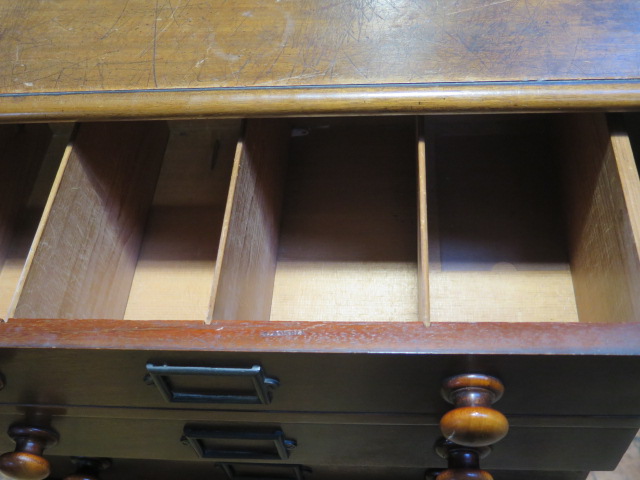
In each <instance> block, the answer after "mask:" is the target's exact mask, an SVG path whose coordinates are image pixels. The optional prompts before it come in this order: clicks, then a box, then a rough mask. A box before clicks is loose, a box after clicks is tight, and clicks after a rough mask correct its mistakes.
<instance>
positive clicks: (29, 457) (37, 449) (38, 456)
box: [0, 423, 59, 480]
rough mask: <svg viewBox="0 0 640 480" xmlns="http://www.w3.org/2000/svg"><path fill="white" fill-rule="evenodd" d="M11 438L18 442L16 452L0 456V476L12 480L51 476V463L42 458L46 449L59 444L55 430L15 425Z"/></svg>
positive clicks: (39, 478)
mask: <svg viewBox="0 0 640 480" xmlns="http://www.w3.org/2000/svg"><path fill="white" fill-rule="evenodd" d="M8 433H9V436H10V437H11V438H12V439H13V440H14V441H15V442H16V449H15V451H14V452H11V453H5V454H4V455H1V456H0V474H2V475H4V477H2V478H5V477H6V478H7V479H11V480H43V479H45V478H47V477H48V476H49V473H50V471H51V468H50V466H49V462H48V461H47V460H46V459H45V458H43V457H42V453H43V452H44V449H45V448H47V447H51V446H53V445H55V444H56V443H58V439H59V435H58V432H56V431H55V430H53V429H50V428H46V427H35V426H30V425H24V424H19V423H18V424H14V425H11V426H10V427H9V432H8Z"/></svg>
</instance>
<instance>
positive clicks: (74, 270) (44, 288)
mask: <svg viewBox="0 0 640 480" xmlns="http://www.w3.org/2000/svg"><path fill="white" fill-rule="evenodd" d="M167 136H168V130H167V127H166V125H164V124H162V123H155V124H154V123H137V124H133V123H129V124H124V123H120V124H116V123H105V124H84V125H83V126H82V127H80V128H79V129H78V130H77V133H76V136H75V138H74V139H73V140H72V141H71V143H70V144H69V146H68V147H67V149H66V151H65V155H64V157H63V159H62V163H61V165H60V169H59V170H58V175H57V177H56V180H55V182H54V185H53V188H52V190H51V193H50V196H49V200H48V201H47V205H46V206H45V211H44V214H43V218H42V220H41V222H40V225H39V227H38V231H37V232H36V236H35V239H34V243H33V245H32V248H31V251H30V252H29V256H28V257H27V260H26V263H25V268H24V270H23V272H22V276H21V278H20V282H19V284H18V287H17V290H16V294H15V296H14V299H13V301H12V305H11V307H10V314H15V315H16V316H21V317H30V316H46V317H49V318H61V317H66V318H100V317H105V316H106V317H110V318H122V317H123V315H124V312H125V308H126V302H127V298H128V296H129V288H130V286H131V280H132V278H133V274H134V270H135V264H136V260H137V256H138V251H139V248H140V240H141V238H142V231H143V225H144V222H143V220H144V218H145V217H146V214H147V211H148V208H149V205H150V204H151V200H152V198H153V192H154V189H155V183H156V179H157V175H158V172H159V170H160V163H161V160H162V156H163V153H164V147H165V145H166V139H167Z"/></svg>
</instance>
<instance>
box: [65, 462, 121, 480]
mask: <svg viewBox="0 0 640 480" xmlns="http://www.w3.org/2000/svg"><path fill="white" fill-rule="evenodd" d="M71 461H72V462H73V463H74V464H75V465H76V472H75V473H72V474H71V475H68V476H66V477H64V480H100V472H101V471H102V470H106V469H107V468H109V467H110V466H111V459H109V458H91V457H72V458H71Z"/></svg>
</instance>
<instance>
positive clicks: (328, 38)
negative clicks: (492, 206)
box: [0, 0, 640, 120]
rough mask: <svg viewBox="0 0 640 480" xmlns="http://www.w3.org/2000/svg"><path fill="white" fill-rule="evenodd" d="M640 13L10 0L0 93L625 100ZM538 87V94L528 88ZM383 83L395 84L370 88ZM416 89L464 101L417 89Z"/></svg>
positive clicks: (519, 2)
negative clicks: (437, 88)
mask: <svg viewBox="0 0 640 480" xmlns="http://www.w3.org/2000/svg"><path fill="white" fill-rule="evenodd" d="M639 22H640V5H639V4H638V3H637V2H635V1H634V0H602V1H599V2H597V3H596V2H579V3H576V2H575V1H572V0H554V1H545V0H498V1H496V0H458V1H455V2H419V1H415V0H403V1H399V2H386V1H382V0H376V1H352V2H332V3H324V2H314V1H311V0H305V1H294V0H282V1H272V0H251V1H250V0H242V1H235V2H226V1H222V0H218V1H214V2H201V1H198V2H193V1H180V0H176V1H168V0H156V2H151V3H150V2H146V1H144V0H130V1H127V2H125V3H123V2H119V1H115V0H110V1H105V2H101V3H100V8H95V5H93V4H91V3H87V2H83V1H81V0H68V1H65V2H41V1H37V0H26V1H19V0H12V1H9V2H4V3H3V4H2V6H0V24H2V25H3V31H2V38H1V39H0V46H1V47H2V48H0V65H2V67H3V68H2V69H0V72H2V73H0V90H1V91H2V97H0V102H1V104H2V107H3V108H2V111H3V117H4V119H5V120H8V119H12V118H16V116H17V115H18V114H19V113H22V114H23V116H24V117H26V118H31V119H42V118H44V117H47V116H49V117H52V118H71V117H76V118H78V117H82V116H85V115H88V116H91V117H93V118H99V117H118V116H119V117H141V116H165V117H167V116H171V115H178V116H184V115H185V114H187V112H186V111H185V110H186V109H187V108H188V107H190V108H195V110H192V109H190V110H189V112H188V114H190V115H194V114H196V115H200V114H209V115H220V114H226V115H241V114H251V113H252V112H253V114H258V113H262V114H264V113H265V109H266V110H270V111H271V112H272V113H276V112H280V114H284V113H285V112H286V111H287V110H288V111H290V110H291V108H292V103H293V104H294V105H293V109H299V106H300V104H301V103H303V102H304V101H305V99H301V98H299V97H296V96H295V95H293V96H289V95H288V94H290V93H291V92H287V91H286V90H287V88H290V87H301V86H302V87H305V88H303V89H302V91H298V92H297V93H298V94H300V93H303V94H306V95H308V98H307V99H306V100H307V101H311V102H313V101H314V100H317V98H315V99H314V97H315V96H316V92H314V91H313V88H311V87H318V86H345V85H349V86H360V87H361V88H359V89H357V90H356V91H352V92H344V91H343V89H339V90H338V97H340V98H339V99H338V102H337V103H335V102H333V100H335V99H332V95H331V94H329V95H325V93H327V92H317V93H319V94H320V95H321V96H322V100H321V102H320V103H319V104H316V105H315V107H313V108H315V109H316V111H320V110H324V111H326V110H327V109H333V110H334V111H353V110H348V109H349V108H350V107H353V104H351V105H349V103H351V101H348V102H343V100H345V99H347V97H348V96H349V94H351V95H353V94H354V93H355V94H356V95H357V99H355V100H356V101H355V104H359V105H360V108H361V109H365V108H376V109H378V110H380V111H381V110H384V109H392V110H395V111H399V110H408V109H417V110H422V111H424V110H428V109H431V108H445V109H455V108H459V109H460V108H466V109H470V108H484V109H486V108H501V109H515V108H518V99H520V102H519V103H520V108H527V109H531V108H539V107H540V106H541V105H542V104H544V103H545V102H547V108H550V107H551V105H552V104H554V103H555V104H556V106H557V105H563V106H564V107H565V108H571V106H572V105H573V106H574V107H575V106H577V105H578V104H581V105H582V107H583V108H584V107H587V106H589V107H590V108H602V106H605V108H607V107H608V108H614V107H616V108H620V107H625V106H626V107H631V106H638V105H639V104H640V88H639V85H638V83H637V80H638V77H639V76H640V75H639V74H640V56H639V54H638V49H637V45H638V44H640V29H638V23H639ZM576 81H578V82H586V84H585V88H584V89H582V87H578V90H579V93H578V96H577V97H576V96H574V94H575V93H576V85H575V82H576ZM475 82H483V83H484V85H483V86H482V87H481V89H480V90H476V91H475V93H473V91H472V90H469V91H467V89H466V87H467V86H471V85H472V84H473V83H475ZM510 82H515V85H514V84H510ZM529 82H535V83H536V85H534V88H535V90H536V92H537V93H536V95H537V97H539V98H535V96H532V95H530V94H527V93H526V92H523V91H522V87H523V86H524V85H526V84H528V83H529ZM548 82H552V83H548ZM553 82H556V83H553ZM557 82H561V83H560V84H558V83H557ZM562 82H568V83H567V84H563V83H562ZM590 82H595V83H593V84H591V83H590ZM611 82H612V83H611ZM406 84H413V85H414V87H412V88H410V89H409V90H406V89H404V90H403V88H401V87H400V86H401V85H406ZM460 84H461V85H462V88H460ZM378 85H391V89H390V90H388V91H387V92H376V91H375V89H374V91H367V89H366V88H364V87H366V86H378ZM418 85H422V86H423V87H424V86H427V87H429V86H431V87H432V86H442V85H444V87H443V92H444V97H449V96H451V95H452V94H453V95H454V96H456V95H460V94H461V95H462V97H464V98H460V97H458V98H457V100H458V102H459V103H458V104H457V106H456V102H455V101H454V102H453V104H451V103H449V104H447V98H443V97H442V95H440V96H438V95H435V96H433V97H432V98H431V99H427V98H424V97H422V98H421V96H422V94H424V93H425V92H423V89H421V88H417V87H416V86H418ZM556 87H560V90H561V91H562V93H561V98H550V97H553V96H554V88H556ZM505 88H506V90H507V91H509V92H510V94H511V95H507V96H506V97H502V96H500V93H501V91H502V90H504V89H505ZM227 89H232V91H228V90H227ZM238 89H239V90H238ZM246 89H254V90H252V91H251V92H250V93H251V95H253V96H254V97H255V96H256V95H257V98H258V102H257V103H256V102H254V103H251V102H246V99H245V98H243V97H244V95H245V93H246ZM255 89H258V90H257V91H256V90H255ZM283 89H284V91H283ZM603 90H608V93H605V92H604V91H603ZM125 92H131V93H132V95H128V94H126V93H125ZM429 92H431V93H434V92H433V91H432V89H431V88H427V92H426V93H427V94H429ZM465 92H466V94H465ZM334 93H335V92H334ZM343 93H344V94H346V95H345V96H343ZM229 94H231V96H232V97H233V98H230V97H229ZM274 94H275V95H274ZM603 94H604V98H599V99H598V98H596V97H602V95H603ZM379 95H382V96H379ZM352 100H353V99H352ZM131 101H134V102H135V103H137V104H138V107H142V108H132V105H131V104H130V102H131ZM425 101H426V103H424V102H425ZM514 102H515V103H514ZM536 106H537V107H536ZM241 111H242V112H243V113H240V112H241Z"/></svg>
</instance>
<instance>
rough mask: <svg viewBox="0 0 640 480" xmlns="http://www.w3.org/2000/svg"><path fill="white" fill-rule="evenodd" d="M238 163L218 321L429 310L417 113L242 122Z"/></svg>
mask: <svg viewBox="0 0 640 480" xmlns="http://www.w3.org/2000/svg"><path fill="white" fill-rule="evenodd" d="M291 132H293V135H291ZM287 151H289V155H287ZM236 162H237V163H236V166H235V169H236V170H235V172H234V178H233V180H232V188H231V193H230V196H229V205H228V206H227V208H228V210H227V217H226V219H225V229H223V234H222V240H221V259H220V261H219V270H218V277H217V279H216V281H217V291H216V294H215V300H214V308H213V312H212V319H213V320H236V319H243V320H269V319H271V320H288V321H331V320H338V321H347V322H359V321H416V320H419V319H421V316H424V315H425V311H426V310H425V308H421V307H420V306H419V295H418V290H419V288H418V285H419V283H420V280H419V277H420V276H421V275H422V276H424V275H426V271H419V268H418V250H417V249H416V238H417V237H418V221H417V218H418V215H417V210H418V208H417V202H416V198H417V192H416V188H417V186H416V146H415V126H414V123H413V119H401V120H397V119H394V120H389V119H386V120H385V119H383V120H379V119H364V120H363V119H355V120H344V119H324V120H321V121H313V120H300V121H298V122H294V124H293V130H292V129H291V126H289V125H288V124H287V123H285V122H282V121H270V120H258V121H248V122H247V127H246V131H245V137H244V140H243V144H242V145H241V147H240V148H239V151H238V154H237V156H236ZM283 193H284V195H283ZM420 241H426V238H424V239H422V238H420V239H419V240H418V243H420Z"/></svg>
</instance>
